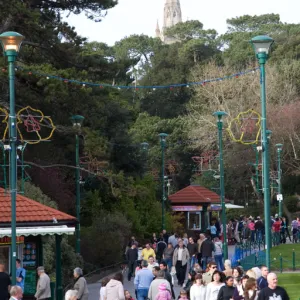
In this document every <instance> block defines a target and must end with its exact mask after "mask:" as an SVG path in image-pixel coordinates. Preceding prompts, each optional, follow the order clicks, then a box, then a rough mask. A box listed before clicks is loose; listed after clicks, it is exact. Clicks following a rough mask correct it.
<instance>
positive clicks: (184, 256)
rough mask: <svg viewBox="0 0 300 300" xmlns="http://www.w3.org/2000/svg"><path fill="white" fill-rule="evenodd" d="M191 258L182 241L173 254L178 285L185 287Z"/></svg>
mask: <svg viewBox="0 0 300 300" xmlns="http://www.w3.org/2000/svg"><path fill="white" fill-rule="evenodd" d="M189 258H190V255H189V251H188V250H187V248H186V247H184V245H183V241H180V242H179V244H178V247H177V248H176V249H175V250H174V254H173V266H175V269H176V276H177V279H178V285H180V286H182V285H183V283H184V280H185V274H186V268H187V263H188V261H189Z"/></svg>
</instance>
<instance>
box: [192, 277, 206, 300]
mask: <svg viewBox="0 0 300 300" xmlns="http://www.w3.org/2000/svg"><path fill="white" fill-rule="evenodd" d="M205 299H206V286H205V285H204V282H203V279H202V274H196V276H195V283H194V284H193V285H192V287H191V289H190V300H205Z"/></svg>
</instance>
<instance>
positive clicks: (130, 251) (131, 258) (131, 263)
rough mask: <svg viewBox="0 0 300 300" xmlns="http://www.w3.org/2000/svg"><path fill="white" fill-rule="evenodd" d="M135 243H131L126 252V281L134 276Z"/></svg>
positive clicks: (136, 256) (136, 257) (136, 254)
mask: <svg viewBox="0 0 300 300" xmlns="http://www.w3.org/2000/svg"><path fill="white" fill-rule="evenodd" d="M136 246H137V243H133V244H132V246H131V248H129V249H128V250H127V252H126V260H127V264H128V281H130V280H131V277H132V276H134V270H135V265H136V261H137V259H138V250H137V249H136Z"/></svg>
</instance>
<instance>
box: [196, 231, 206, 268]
mask: <svg viewBox="0 0 300 300" xmlns="http://www.w3.org/2000/svg"><path fill="white" fill-rule="evenodd" d="M204 240H205V235H204V234H203V233H200V234H199V239H198V241H197V245H198V257H197V258H198V263H199V265H200V266H202V264H201V260H202V253H201V245H202V243H203V241H204Z"/></svg>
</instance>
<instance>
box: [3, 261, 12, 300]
mask: <svg viewBox="0 0 300 300" xmlns="http://www.w3.org/2000/svg"><path fill="white" fill-rule="evenodd" d="M10 286H11V281H10V278H9V275H8V274H7V273H6V272H5V266H4V265H3V264H0V299H3V300H7V299H8V298H9V290H10Z"/></svg>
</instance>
